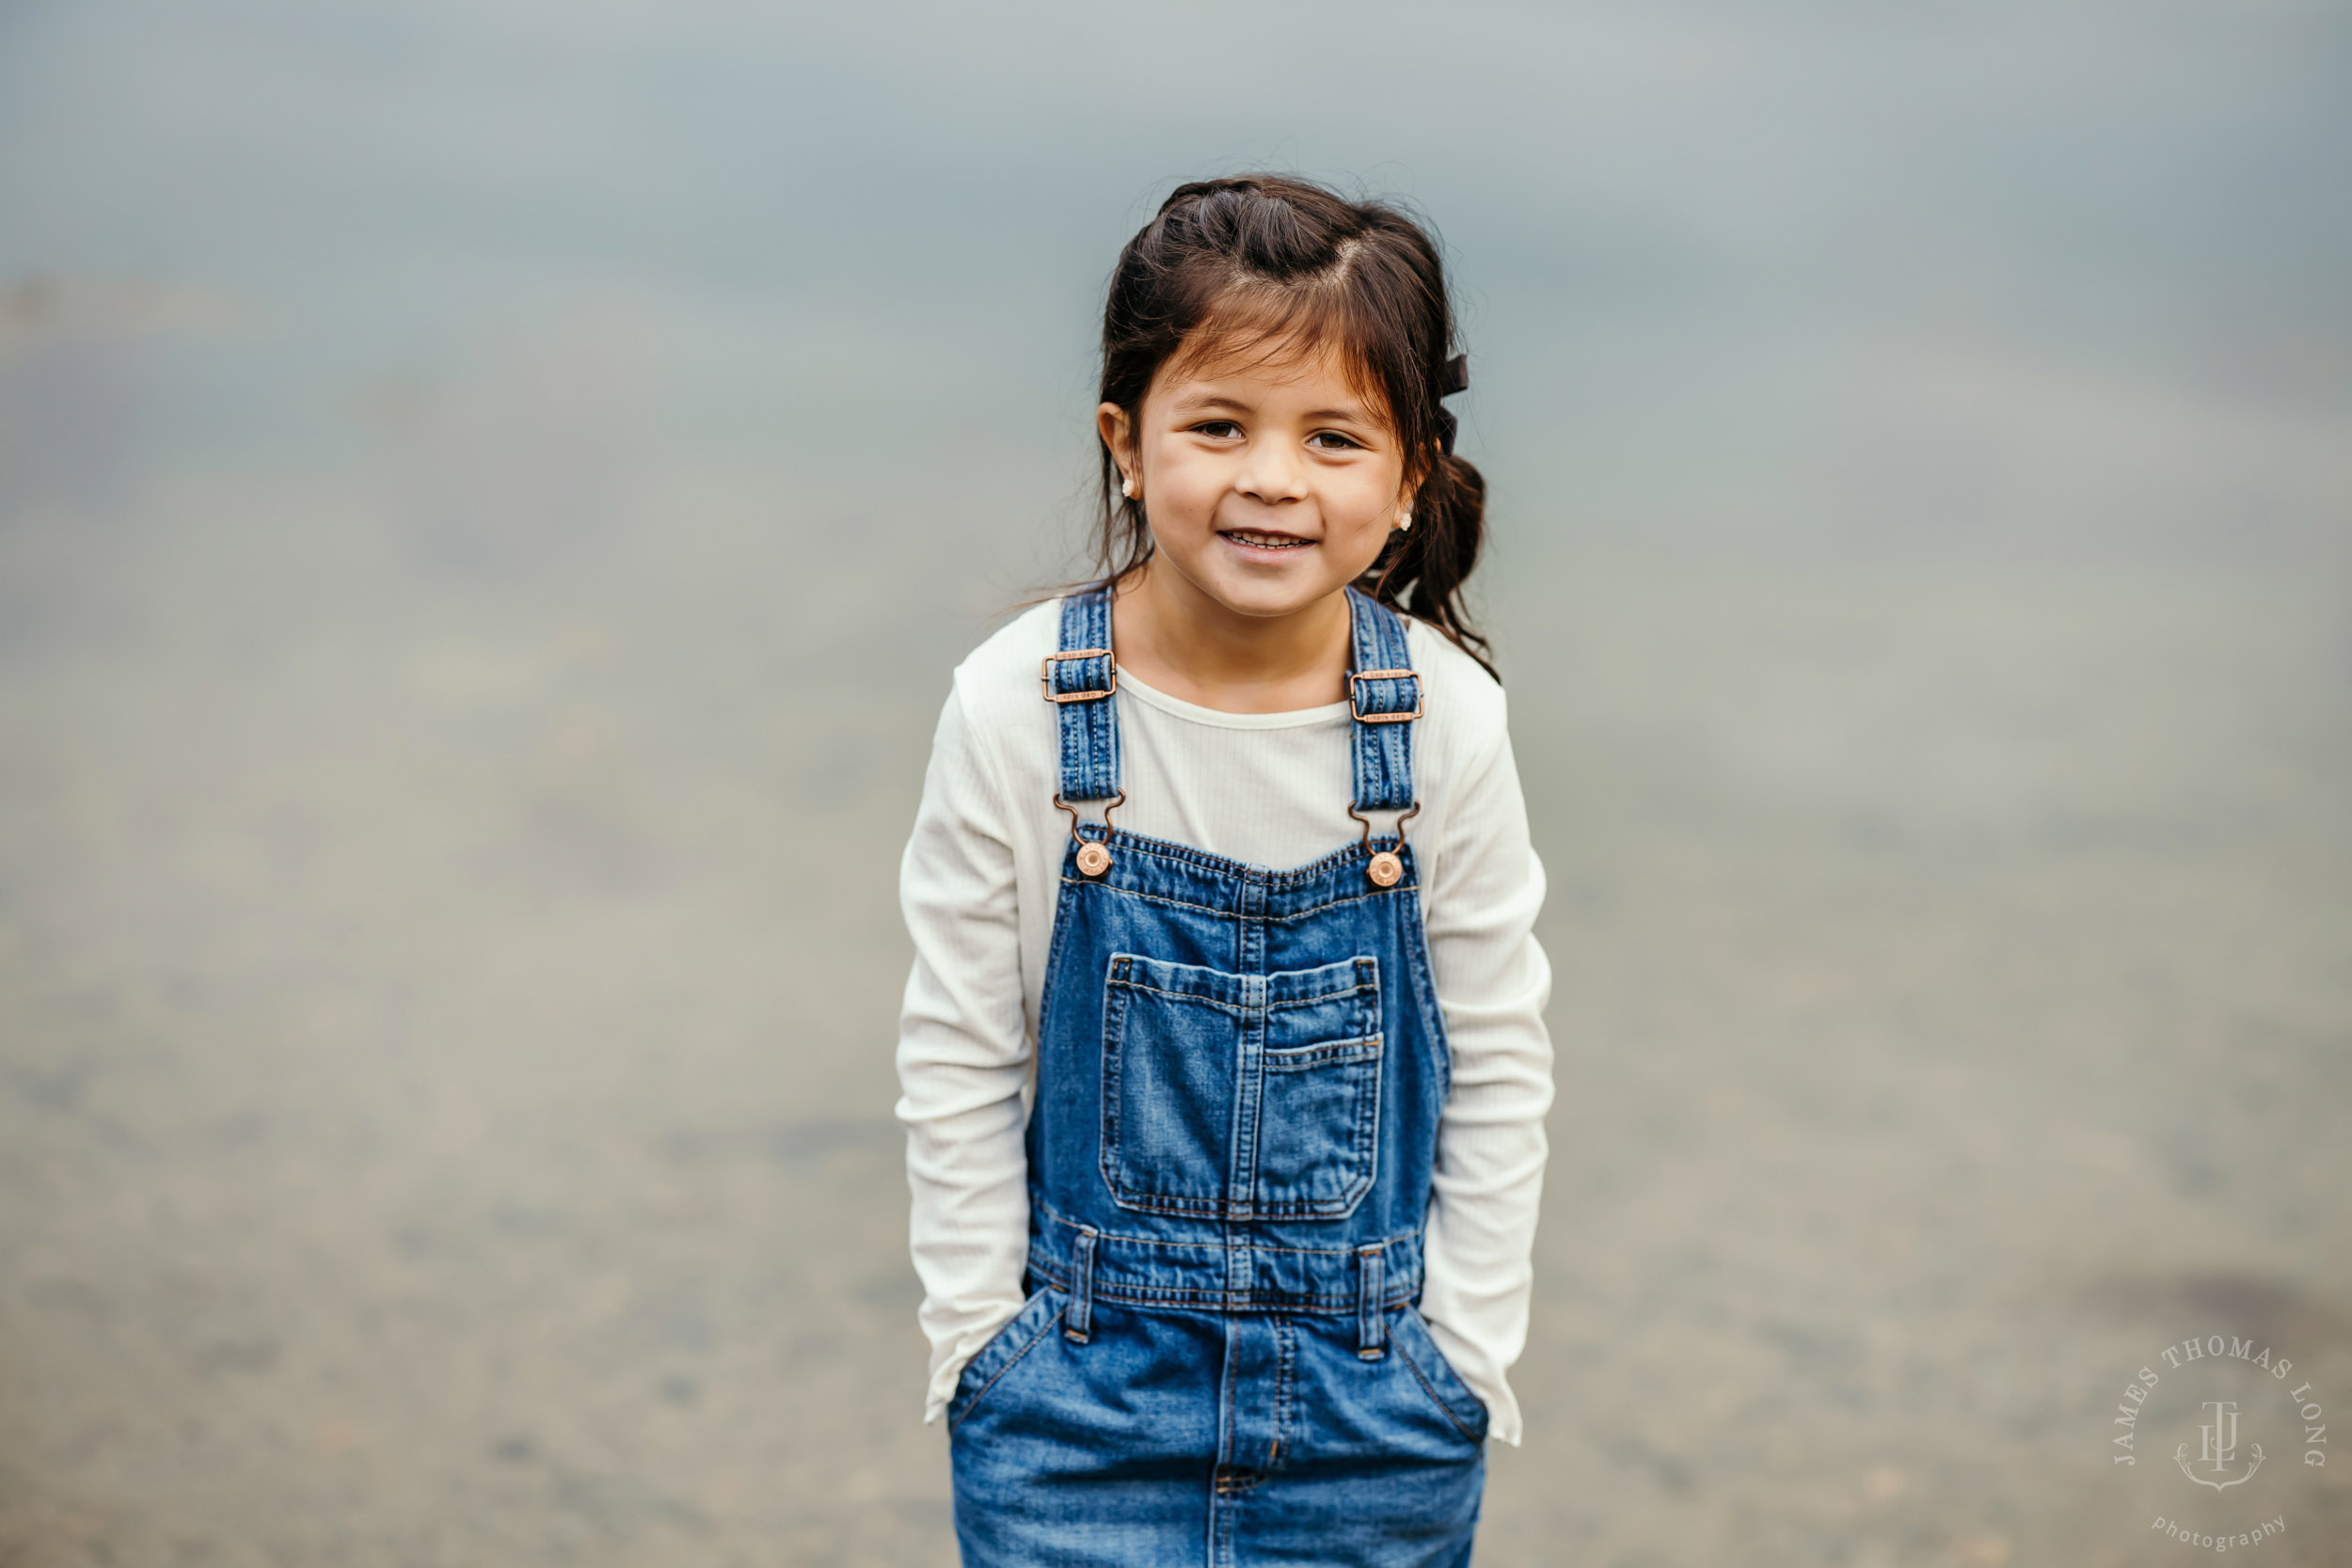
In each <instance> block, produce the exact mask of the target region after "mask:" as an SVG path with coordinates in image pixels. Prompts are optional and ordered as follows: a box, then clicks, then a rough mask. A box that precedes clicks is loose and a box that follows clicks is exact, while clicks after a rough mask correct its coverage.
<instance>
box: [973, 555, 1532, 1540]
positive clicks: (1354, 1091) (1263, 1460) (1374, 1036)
mask: <svg viewBox="0 0 2352 1568" xmlns="http://www.w3.org/2000/svg"><path fill="white" fill-rule="evenodd" d="M1347 603H1348V610H1349V614H1350V619H1351V622H1352V626H1353V633H1354V673H1352V674H1351V676H1350V679H1349V689H1350V692H1351V697H1352V708H1353V713H1354V719H1353V726H1354V747H1353V752H1354V772H1355V778H1354V781H1353V785H1354V788H1353V803H1352V806H1351V807H1350V808H1349V815H1351V816H1356V815H1359V814H1363V813H1372V812H1400V813H1404V814H1406V815H1410V812H1411V810H1412V809H1413V807H1414V803H1415V798H1414V794H1413V747H1412V735H1413V729H1414V725H1413V722H1412V721H1413V720H1414V719H1415V718H1416V717H1418V715H1419V714H1420V711H1421V680H1420V677H1419V676H1417V675H1416V674H1414V673H1413V672H1412V670H1411V669H1410V667H1409V655H1408V653H1407V651H1406V638H1405V626H1404V623H1403V622H1402V621H1401V620H1400V619H1399V618H1398V617H1397V615H1396V614H1395V613H1394V612H1393V611H1391V610H1388V609H1386V608H1385V607H1383V606H1381V605H1379V604H1377V603H1375V601H1373V600H1372V599H1371V598H1369V597H1367V596H1365V595H1364V594H1359V593H1358V592H1356V591H1355V590H1353V589H1350V590H1348V592H1347ZM1060 647H1061V651H1060V652H1059V653H1057V654H1056V655H1054V656H1052V657H1049V658H1047V660H1046V661H1045V667H1044V687H1045V694H1046V697H1047V699H1048V700H1049V701H1052V702H1055V703H1057V705H1058V707H1057V713H1058V718H1059V724H1060V737H1061V800H1064V801H1069V802H1076V801H1094V800H1101V801H1107V802H1110V803H1111V804H1112V805H1116V804H1117V802H1118V801H1119V800H1120V799H1122V798H1123V797H1122V796H1121V795H1120V787H1119V743H1118V720H1117V710H1116V705H1115V699H1114V695H1113V694H1114V693H1115V691H1116V689H1117V687H1118V673H1117V669H1116V665H1115V662H1114V660H1113V658H1112V657H1111V654H1110V647H1111V615H1110V601H1109V598H1108V596H1107V594H1105V593H1104V592H1103V591H1102V590H1099V589H1098V590H1095V591H1093V592H1091V593H1088V594H1077V595H1073V597H1071V598H1069V599H1068V600H1066V601H1064V603H1063V606H1062V618H1061V636H1060ZM1341 783H1342V781H1340V780H1337V779H1334V780H1333V781H1332V793H1333V801H1332V805H1333V810H1332V816H1333V818H1334V820H1335V823H1336V821H1337V820H1338V819H1339V817H1340V815H1341V813H1340V806H1341V803H1342V802H1341V801H1340V800H1339V798H1338V796H1339V788H1340V785H1341ZM1078 815H1079V814H1078V813H1077V812H1075V811H1074V810H1073V812H1072V819H1073V828H1072V842H1071V844H1070V845H1069V847H1067V848H1066V849H1065V850H1064V852H1063V856H1062V869H1061V883H1060V895H1059V899H1058V902H1057V905H1056V908H1055V912H1054V934H1053V942H1052V947H1051V956H1050V958H1049V959H1048V963H1047V968H1046V974H1045V987H1044V998H1043V1002H1042V1005H1041V1009H1040V1017H1039V1022H1038V1072H1037V1098H1036V1101H1035V1103H1034V1105H1033V1106H1032V1109H1031V1112H1030V1117H1029V1124H1028V1132H1027V1148H1028V1185H1029V1205H1030V1217H1029V1232H1030V1239H1029V1256H1028V1267H1027V1271H1026V1280H1025V1285H1026V1288H1027V1289H1028V1290H1029V1291H1031V1292H1032V1293H1031V1294H1030V1295H1029V1297H1028V1300H1027V1301H1026V1302H1025V1304H1024V1306H1023V1307H1022V1308H1021V1311H1020V1313H1019V1314H1018V1315H1017V1316H1016V1317H1014V1318H1013V1319H1012V1320H1011V1322H1009V1323H1007V1324H1006V1325H1005V1326H1004V1328H1003V1329H1001V1330H1000V1331H998V1333H997V1335H996V1337H995V1338H993V1339H991V1340H990V1341H989V1342H988V1344H987V1345H985V1346H984V1347H982V1349H981V1350H980V1352H979V1354H977V1355H976V1356H975V1357H974V1358H973V1359H972V1361H971V1362H970V1363H969V1364H968V1365H967V1366H966V1367H965V1368H964V1370H963V1373H962V1376H961V1381H960V1382H959V1384H958V1385H957V1388H956V1392H955V1395H954V1398H953V1399H952V1400H951V1401H950V1402H949V1404H948V1406H947V1418H948V1430H949V1433H950V1450H951V1456H952V1463H953V1468H954V1478H955V1520H956V1534H957V1539H958V1542H959V1544H961V1549H962V1554H963V1561H964V1563H965V1568H1015V1565H1019V1568H1032V1565H1036V1564H1048V1563H1051V1564H1064V1563H1068V1564H1101V1565H1104V1568H1110V1565H1128V1564H1150V1565H1152V1568H1168V1565H1171V1564H1181V1563H1200V1564H1208V1565H1214V1568H1229V1565H1240V1564H1255V1563H1297V1564H1339V1563H1346V1564H1382V1565H1387V1564H1397V1565H1403V1564H1431V1565H1437V1564H1461V1563H1467V1562H1468V1561H1469V1560H1470V1538H1471V1533H1472V1531H1473V1529H1474V1528H1475V1526H1476V1524H1477V1518H1478V1505H1479V1498H1480V1494H1481V1491H1482V1488H1483V1486H1484V1483H1485V1479H1486V1469H1485V1448H1484V1445H1485V1439H1486V1407H1485V1405H1484V1404H1482V1403H1481V1402H1480V1401H1479V1400H1478V1398H1477V1396H1476V1395H1474V1394H1473V1393H1471V1392H1470V1388H1469V1387H1468V1386H1466V1385H1464V1384H1463V1382H1462V1381H1461V1379H1460V1377H1459V1376H1458V1375H1456V1374H1455V1372H1454V1370H1453V1369H1452V1368H1451V1367H1449V1366H1448V1365H1447V1364H1446V1361H1445V1358H1444V1357H1443V1356H1442V1355H1441V1354H1438V1348H1437V1346H1436V1345H1435V1344H1434V1343H1433V1342H1432V1341H1431V1339H1430V1337H1429V1331H1428V1328H1427V1326H1426V1325H1425V1324H1424V1323H1422V1320H1421V1316H1420V1314H1419V1313H1418V1312H1417V1311H1416V1310H1415V1309H1414V1304H1415V1303H1416V1302H1418V1301H1419V1300H1420V1298H1421V1288H1422V1227H1423V1225H1424V1223H1425V1220H1426V1217H1427V1214H1428V1211H1429V1192H1430V1171H1431V1165H1432V1163H1433V1160H1434V1158H1435V1154H1436V1149H1437V1141H1438V1113H1439V1112H1440V1110H1441V1109H1442V1108H1443V1107H1444V1104H1445V1098H1446V1078H1447V1070H1448V1061H1447V1055H1446V1044H1445V1032H1444V1025H1443V1023H1442V1022H1441V1021H1440V1019H1439V1017H1438V1006H1437V997H1436V993H1435V990H1434V989H1433V988H1432V986H1431V984H1430V977H1429V956H1428V950H1427V946H1426V944H1425V942H1424V941H1423V938H1422V913H1421V899H1420V879H1419V877H1418V876H1417V874H1416V872H1415V870H1414V864H1413V854H1412V850H1411V848H1410V847H1408V846H1406V844H1405V843H1404V841H1403V821H1402V819H1401V818H1400V819H1399V820H1398V822H1397V823H1396V831H1395V832H1393V833H1391V834H1390V835H1389V836H1386V837H1382V838H1377V839H1375V837H1374V836H1373V831H1372V823H1371V821H1370V820H1369V819H1368V818H1366V819H1364V824H1365V825H1364V828H1363V831H1362V833H1361V835H1360V838H1359V840H1358V841H1357V842H1353V843H1345V842H1343V847H1339V848H1337V849H1334V850H1333V851H1332V852H1331V853H1329V854H1327V855H1326V856H1324V857H1323V858H1322V859H1320V860H1317V861H1314V862H1312V863H1309V864H1306V865H1302V866H1299V867H1296V868H1295V869H1292V870H1281V871H1277V870H1269V869H1266V868H1264V867H1263V866H1255V865H1248V864H1245V863H1241V862H1238V861H1232V860H1226V859H1223V858H1221V857H1219V856H1216V855H1210V854H1206V853H1203V852H1202V851H1200V850H1199V849H1195V848H1191V847H1186V846H1184V845H1179V844H1170V843H1167V842H1164V841H1161V840H1158V839H1151V838H1144V837H1140V836H1138V835H1136V834H1133V833H1128V832H1120V831H1117V830H1116V829H1114V828H1112V827H1111V826H1110V824H1109V820H1108V818H1109V813H1108V811H1107V810H1105V812H1104V824H1103V825H1102V826H1099V827H1098V826H1096V825H1094V824H1092V823H1085V824H1080V823H1079V822H1078ZM1335 836H1337V835H1335Z"/></svg>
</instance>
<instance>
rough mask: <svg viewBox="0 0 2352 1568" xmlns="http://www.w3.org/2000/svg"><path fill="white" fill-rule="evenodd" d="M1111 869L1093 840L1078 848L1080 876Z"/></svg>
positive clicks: (1108, 856) (1393, 876)
mask: <svg viewBox="0 0 2352 1568" xmlns="http://www.w3.org/2000/svg"><path fill="white" fill-rule="evenodd" d="M1389 858H1390V859H1391V860H1394V859H1395V858H1396V857H1395V856H1393V855H1391V856H1390V857H1389ZM1110 868H1111V852H1110V851H1109V850H1108V849H1105V848H1104V847H1102V846H1101V845H1099V844H1097V843H1095V842H1094V841H1093V840H1092V839H1089V840H1088V841H1087V842H1086V843H1084V844H1081V845H1079V846H1078V871H1079V874H1080V875H1082V876H1087V877H1100V876H1101V875H1102V874H1103V873H1104V872H1105V871H1108V870H1109V869H1110ZM1401 870H1402V868H1401V867H1400V868H1399V871H1391V872H1390V873H1389V880H1390V881H1391V882H1392V881H1394V880H1396V879H1397V877H1398V875H1399V872H1400V871H1401ZM1382 885H1384V886H1385V885H1386V884H1385V883H1384V884H1382Z"/></svg>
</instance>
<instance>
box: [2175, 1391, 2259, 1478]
mask: <svg viewBox="0 0 2352 1568" xmlns="http://www.w3.org/2000/svg"><path fill="white" fill-rule="evenodd" d="M2205 1408H2206V1409H2207V1410H2208V1411H2211V1412H2212V1413H2213V1419H2212V1420H2210V1421H2207V1422H2206V1423H2205V1424H2204V1425H2202V1426H2201V1427H2199V1428H2198V1429H2197V1430H2198V1432H2199V1433H2202V1434H2203V1437H2204V1444H2203V1446H2202V1448H2201V1449H2200V1451H2199V1453H2198V1455H2197V1463H2198V1464H2200V1465H2211V1466H2212V1467H2213V1472H2214V1475H2215V1476H2219V1475H2221V1474H2222V1473H2224V1472H2225V1471H2227V1470H2228V1469H2229V1467H2230V1466H2231V1465H2232V1464H2233V1463H2234V1462H2235V1461H2236V1459H2237V1402H2236V1401H2235V1400H2207V1401H2206V1402H2205ZM2252 1449H2253V1455H2254V1457H2253V1458H2252V1459H2251V1460H2250V1461H2249V1462H2248V1464H2247V1466H2246V1474H2244V1475H2242V1476H2234V1477H2232V1478H2231V1479H2230V1480H2228V1481H2217V1480H2213V1479H2209V1478H2207V1477H2205V1476H2201V1475H2199V1474H2198V1473H2197V1472H2196V1471H2195V1470H2193V1469H2191V1468H2190V1467H2189V1460H2188V1445H2187V1444H2186V1443H2183V1444H2182V1445H2181V1446H2180V1447H2179V1448H2178V1449H2174V1450H2173V1453H2172V1462H2173V1463H2174V1464H2176V1465H2179V1466H2180V1467H2181V1474H2183V1475H2185V1476H2186V1477H2187V1478H2188V1479H2189V1480H2191V1481H2195V1482H2196V1483H2197V1484H2198V1485H2200V1486H2210V1487H2212V1488H2213V1489H2214V1490H2215V1491H2217V1492H2224V1491H2227V1490H2228V1489H2229V1488H2231V1487H2233V1486H2237V1485H2240V1484H2242V1483H2244V1482H2245V1481H2249V1480H2251V1479H2252V1478H2253V1474H2254V1472H2255V1471H2257V1470H2259V1469H2261V1468H2262V1467H2263V1446H2262V1445H2261V1444H2260V1443H2256V1444H2254V1445H2252Z"/></svg>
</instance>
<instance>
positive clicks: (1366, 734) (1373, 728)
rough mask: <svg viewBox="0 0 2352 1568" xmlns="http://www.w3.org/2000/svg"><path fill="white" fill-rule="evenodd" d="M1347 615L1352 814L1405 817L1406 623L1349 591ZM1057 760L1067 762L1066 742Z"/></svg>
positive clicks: (1416, 710)
mask: <svg viewBox="0 0 2352 1568" xmlns="http://www.w3.org/2000/svg"><path fill="white" fill-rule="evenodd" d="M1347 610H1348V619H1349V622H1350V624H1351V626H1352V627H1353V629H1354V632H1355V642H1356V647H1355V654H1356V657H1355V663H1354V666H1353V668H1352V669H1351V670H1350V671H1349V673H1348V677H1347V690H1348V698H1349V702H1350V705H1352V707H1353V708H1354V710H1355V718H1356V723H1355V731H1356V809H1357V810H1358V811H1359V812H1366V811H1406V810H1409V809H1411V807H1412V804H1413V723H1412V721H1414V720H1416V719H1418V718H1420V717H1421V677H1420V676H1419V675H1417V674H1415V673H1413V657H1412V654H1411V652H1410V650H1409V649H1407V647H1406V641H1405V618H1404V617H1403V616H1401V615H1399V614H1397V612H1396V611H1395V610H1391V609H1390V608H1389V607H1388V606H1386V605H1384V604H1381V603H1379V602H1377V601H1376V600H1375V599H1374V598H1373V597H1372V596H1371V595H1370V594H1365V593H1362V592H1360V591H1359V590H1357V589H1354V588H1350V589H1349V590H1348V591H1347ZM1066 723H1067V721H1065V728H1064V730H1063V732H1062V733H1063V734H1064V735H1067V734H1068V733H1069V731H1068V728H1067V727H1066ZM1062 754H1063V756H1064V758H1065V759H1066V758H1067V757H1068V756H1069V746H1068V743H1067V742H1065V743H1064V745H1063V748H1062ZM1063 766H1064V768H1065V769H1066V768H1067V767H1068V763H1067V761H1065V762H1064V764H1063Z"/></svg>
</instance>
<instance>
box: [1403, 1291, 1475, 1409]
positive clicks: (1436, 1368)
mask: <svg viewBox="0 0 2352 1568" xmlns="http://www.w3.org/2000/svg"><path fill="white" fill-rule="evenodd" d="M1389 1334H1390V1342H1391V1345H1392V1346H1393V1347H1394V1349H1395V1350H1396V1352H1397V1354H1400V1355H1402V1356H1404V1357H1405V1364H1406V1368H1407V1370H1410V1371H1411V1372H1412V1374H1413V1381H1415V1382H1416V1383H1418V1384H1420V1385H1421V1386H1422V1392H1423V1393H1425V1394H1427V1395H1428V1396H1429V1401H1430V1402H1431V1403H1432V1404H1435V1405H1436V1406H1437V1407H1438V1411H1439V1412H1440V1413H1441V1414H1443V1415H1444V1417H1445V1418H1446V1419H1447V1420H1449V1421H1451V1422H1453V1423H1454V1429H1455V1430H1456V1431H1458V1432H1459V1433H1461V1434H1462V1435H1463V1436H1464V1437H1467V1438H1469V1439H1470V1441H1471V1442H1472V1443H1483V1442H1485V1441H1486V1423H1487V1410H1486V1401H1484V1400H1482V1399H1480V1398H1479V1397H1478V1396H1477V1395H1476V1394H1475V1393H1473V1392H1472V1391H1471V1389H1470V1385H1469V1384H1467V1383H1465V1382H1463V1381H1462V1374H1461V1373H1459V1372H1457V1371H1455V1370H1454V1363H1453V1362H1451V1361H1448V1360H1447V1359H1446V1357H1445V1352H1443V1351H1441V1350H1439V1349H1438V1341H1437V1340H1436V1339H1435V1338H1433V1337H1432V1336H1431V1335H1430V1332H1429V1324H1428V1323H1427V1322H1426V1321H1425V1320H1424V1319H1423V1318H1422V1315H1421V1309H1420V1308H1419V1307H1414V1306H1413V1305H1412V1304H1411V1303H1409V1302H1408V1303H1406V1305H1405V1306H1403V1307H1398V1308H1397V1309H1396V1314H1395V1316H1394V1317H1392V1318H1391V1320H1390V1322H1389Z"/></svg>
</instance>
